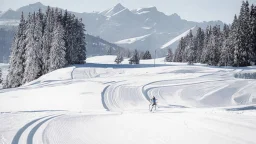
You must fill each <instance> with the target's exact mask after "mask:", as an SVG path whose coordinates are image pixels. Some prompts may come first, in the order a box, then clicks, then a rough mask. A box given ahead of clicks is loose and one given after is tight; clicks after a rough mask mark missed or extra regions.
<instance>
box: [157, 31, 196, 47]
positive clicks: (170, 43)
mask: <svg viewBox="0 0 256 144" xmlns="http://www.w3.org/2000/svg"><path fill="white" fill-rule="evenodd" d="M194 28H195V27H193V28H191V29H189V30H187V31H185V32H184V33H182V34H181V35H179V36H177V37H175V38H173V39H171V40H170V41H169V42H167V43H166V44H164V45H163V46H162V47H161V49H164V48H167V47H171V45H173V44H174V43H175V42H179V41H180V39H181V38H182V37H185V36H186V35H188V33H189V31H190V30H193V29H194Z"/></svg>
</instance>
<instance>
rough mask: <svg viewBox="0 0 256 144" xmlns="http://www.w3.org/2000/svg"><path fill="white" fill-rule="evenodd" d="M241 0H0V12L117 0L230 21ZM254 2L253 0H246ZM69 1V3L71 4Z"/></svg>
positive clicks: (83, 7)
mask: <svg viewBox="0 0 256 144" xmlns="http://www.w3.org/2000/svg"><path fill="white" fill-rule="evenodd" d="M241 1H242V0H172V1H169V0H162V2H159V1H157V0H140V1H138V0H108V1H106V0H94V1H90V0H73V1H72V3H71V2H70V1H68V0H54V1H52V0H19V1H16V0H3V3H2V4H1V5H0V11H6V10H8V9H9V8H11V9H13V10H17V9H18V8H20V7H22V6H26V5H28V4H33V3H36V2H41V3H42V4H44V5H50V6H54V7H60V8H64V9H68V10H70V11H74V12H93V11H103V10H106V9H109V8H111V7H113V6H115V5H116V4H118V3H121V4H122V5H123V6H124V7H127V8H128V9H130V10H132V9H137V8H141V7H149V6H155V7H157V9H158V10H159V11H161V12H164V13H165V14H167V15H171V14H173V13H177V14H178V15H180V16H181V18H183V19H186V20H190V21H197V22H202V21H212V20H221V21H223V22H225V23H231V22H232V21H233V17H234V15H235V14H238V12H239V10H240V6H241ZM250 2H251V3H252V2H255V0H250ZM71 4H72V5H71Z"/></svg>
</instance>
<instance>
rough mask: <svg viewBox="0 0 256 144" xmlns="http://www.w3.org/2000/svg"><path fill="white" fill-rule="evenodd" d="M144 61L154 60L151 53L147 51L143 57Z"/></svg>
mask: <svg viewBox="0 0 256 144" xmlns="http://www.w3.org/2000/svg"><path fill="white" fill-rule="evenodd" d="M142 59H144V60H148V59H152V56H151V54H150V52H149V51H146V52H145V54H144V55H143V57H142Z"/></svg>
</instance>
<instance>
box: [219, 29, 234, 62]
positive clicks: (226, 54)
mask: <svg viewBox="0 0 256 144" xmlns="http://www.w3.org/2000/svg"><path fill="white" fill-rule="evenodd" d="M230 33H231V32H230V28H229V26H228V25H226V24H225V25H224V28H223V43H222V48H221V55H220V61H219V65H220V66H228V65H232V64H231V62H232V61H233V60H232V57H233V56H231V55H233V54H234V52H231V47H230V39H229V35H230Z"/></svg>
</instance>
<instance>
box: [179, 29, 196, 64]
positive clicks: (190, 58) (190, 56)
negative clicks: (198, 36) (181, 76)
mask: <svg viewBox="0 0 256 144" xmlns="http://www.w3.org/2000/svg"><path fill="white" fill-rule="evenodd" d="M185 39H186V47H185V52H184V53H183V58H182V59H183V60H182V61H183V62H188V64H193V63H194V62H195V60H196V48H195V45H194V36H193V33H192V30H190V32H189V34H188V35H187V36H186V38H185Z"/></svg>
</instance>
